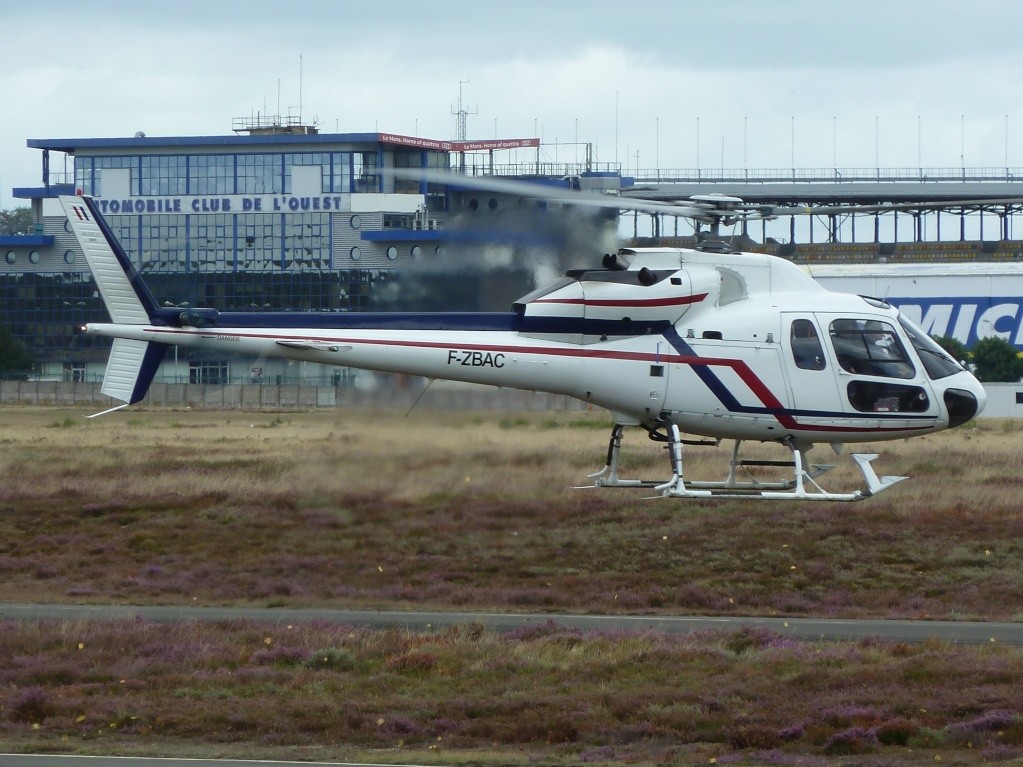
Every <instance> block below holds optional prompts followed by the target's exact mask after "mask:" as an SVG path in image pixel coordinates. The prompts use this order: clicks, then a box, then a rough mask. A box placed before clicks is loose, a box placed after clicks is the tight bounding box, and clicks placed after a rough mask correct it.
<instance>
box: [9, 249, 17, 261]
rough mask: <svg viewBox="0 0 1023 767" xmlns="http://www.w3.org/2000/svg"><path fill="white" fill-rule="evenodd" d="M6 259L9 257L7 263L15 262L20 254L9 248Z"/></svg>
mask: <svg viewBox="0 0 1023 767" xmlns="http://www.w3.org/2000/svg"><path fill="white" fill-rule="evenodd" d="M6 259H7V263H9V264H13V263H14V262H15V261H17V260H18V254H17V253H15V252H14V251H13V250H8V251H7V256H6Z"/></svg>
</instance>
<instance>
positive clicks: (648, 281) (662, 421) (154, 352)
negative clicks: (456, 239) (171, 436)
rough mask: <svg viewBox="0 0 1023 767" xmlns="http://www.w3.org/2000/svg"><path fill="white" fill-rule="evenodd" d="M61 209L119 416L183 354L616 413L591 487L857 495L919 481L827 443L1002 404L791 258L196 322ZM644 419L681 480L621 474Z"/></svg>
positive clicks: (881, 305)
mask: <svg viewBox="0 0 1023 767" xmlns="http://www.w3.org/2000/svg"><path fill="white" fill-rule="evenodd" d="M442 175H443V176H444V177H445V179H446V180H447V181H448V182H449V183H452V184H457V185H459V186H462V187H469V188H471V187H472V186H474V185H475V186H480V187H485V188H487V189H492V190H495V191H505V192H512V193H519V194H532V195H540V196H544V197H548V198H549V197H550V196H551V190H550V189H549V188H547V187H543V188H542V189H541V188H538V187H536V186H534V185H531V184H528V183H524V182H516V181H503V182H499V183H495V180H494V179H487V180H480V179H476V180H473V179H470V178H466V177H463V176H458V177H457V179H455V178H453V177H452V176H451V175H450V174H442ZM427 180H430V181H435V180H437V179H435V178H431V179H427ZM583 198H589V199H583ZM562 199H564V200H565V201H568V202H570V203H572V204H588V205H596V206H598V207H607V208H612V207H613V208H617V209H637V210H646V211H657V212H663V213H668V214H672V215H680V216H688V217H691V218H694V219H696V220H697V221H701V222H705V223H709V224H710V225H711V233H712V235H713V234H716V230H717V227H718V226H719V225H720V224H726V225H727V224H731V223H734V222H735V221H738V220H741V219H750V218H760V217H770V216H773V215H775V214H777V212H778V211H772V210H766V209H757V208H744V207H743V206H742V201H741V200H739V199H737V198H734V197H721V196H716V195H707V196H701V197H697V198H694V199H693V202H692V203H691V204H689V205H684V206H677V205H670V204H664V203H656V202H652V201H643V200H625V199H622V198H620V197H614V198H608V197H603V196H600V197H597V196H592V195H581V196H580V195H565V196H564V197H563V198H562ZM61 202H62V204H63V206H64V209H65V211H66V212H67V216H68V219H69V221H70V222H71V226H72V227H73V229H74V232H75V234H76V235H77V237H78V240H79V242H80V243H81V246H82V249H83V251H84V253H85V256H86V259H87V260H88V263H89V267H90V269H91V270H92V272H93V275H94V276H95V279H96V282H97V285H98V287H99V290H100V293H101V295H102V297H103V301H104V303H105V305H106V307H107V310H108V311H109V313H110V317H111V320H112V322H110V323H89V324H87V325H85V326H84V327H83V328H82V329H83V331H84V332H86V333H91V334H95V335H100V336H108V337H112V338H113V339H114V342H113V348H112V350H111V354H110V361H109V363H108V366H107V372H106V375H105V377H104V380H103V385H102V388H101V391H102V392H103V393H104V394H107V395H109V396H110V397H112V398H114V399H115V400H118V401H120V402H122V403H124V404H122V405H119V406H117V407H114V408H111V409H110V410H107V411H104V413H109V412H112V411H114V410H119V409H121V408H123V407H127V406H128V405H130V404H134V403H136V402H139V401H140V400H142V399H143V397H145V394H146V391H147V390H148V388H149V385H150V383H151V382H152V380H153V376H154V374H155V372H156V368H157V366H158V365H159V363H160V361H161V359H162V358H163V354H164V352H165V351H166V350H167V349H168V348H169V347H170V346H172V345H180V346H202V347H204V348H219V349H222V350H224V351H228V352H237V353H242V354H248V355H251V356H253V357H281V358H286V359H292V360H301V361H309V362H318V363H326V364H332V365H339V366H347V367H356V368H364V369H368V370H376V371H383V372H391V373H404V374H411V375H418V376H425V377H427V378H431V379H435V378H440V379H450V380H457V381H466V382H473V383H481V384H490V385H494V386H503V387H513V388H520V389H529V390H536V391H544V392H550V393H555V394H564V395H568V396H572V397H576V398H578V399H580V400H582V401H584V402H586V403H591V404H593V405H595V406H599V407H603V408H606V409H608V410H609V411H611V413H612V414H613V416H614V421H615V423H614V426H613V428H612V431H611V438H610V443H609V446H608V451H607V459H606V462H605V465H604V467H603V468H602V469H601V470H600V471H598V472H596V473H595V474H591V475H590V479H591V480H592V484H591V485H589V486H590V487H601V488H604V487H645V488H651V490H652V491H653V492H654V493H656V494H659V495H661V496H666V497H673V498H711V497H726V498H750V499H801V500H824V501H856V500H861V499H863V498H867V497H869V496H871V495H875V494H877V493H879V492H881V491H882V490H885V489H887V488H889V487H891V486H892V485H894V484H895V483H897V482H899V481H901V480H903V479H905V477H901V476H882V477H878V475H877V474H876V473H875V471H874V470H873V468H872V466H871V461H872V460H873V459H874V458H876V457H877V456H876V454H870V453H867V454H864V453H854V454H853V455H852V457H853V459H854V460H855V462H856V464H857V465H858V467H859V469H860V472H861V474H862V476H863V479H864V482H865V487H864V488H860V489H856V490H853V491H851V492H831V491H828V490H825V489H824V488H823V487H822V486H821V485H820V484H818V482H817V478H818V477H819V476H820V475H822V474H823V473H825V472H826V471H828V470H829V469H832V468H834V466H833V465H826V464H811V463H810V462H809V461H808V459H807V452H808V451H809V450H810V449H811V447H813V445H814V444H815V443H826V444H829V445H831V446H832V448H833V449H834V451H835V453H836V454H839V453H841V451H842V447H843V445H844V444H845V443H859V442H877V441H881V440H891V439H905V438H907V437H914V436H919V435H923V434H930V433H933V432H938V431H941V430H943V429H948V428H952V427H955V426H959V425H961V424H963V423H966V422H967V421H969V420H970V419H972V418H973V417H974V416H976V415H977V414H978V413H979V412H980V411H981V409H982V408H983V407H984V402H985V393H984V389H983V387H982V386H981V384H980V383H979V382H978V381H977V379H976V378H974V376H973V375H972V374H971V373H970V372H969V371H968V370H966V369H965V368H964V367H963V366H962V365H961V364H960V363H959V362H957V361H956V360H955V359H954V358H952V357H951V356H950V355H948V354H947V353H946V352H945V351H944V350H942V349H941V347H940V346H938V344H936V343H935V342H934V341H933V340H932V339H931V338H929V337H928V336H927V334H926V333H924V332H923V331H922V330H921V329H920V328H919V327H917V326H915V325H914V324H913V323H912V322H911V321H909V320H908V319H907V318H906V317H904V316H902V315H900V313H899V312H898V311H897V310H896V309H895V308H894V307H892V306H890V305H888V304H886V303H885V302H884V301H881V300H877V299H873V298H866V297H861V296H855V295H849V294H841V293H833V292H829V291H827V290H825V289H824V288H823V287H822V286H820V285H819V284H818V283H816V282H815V281H814V280H813V279H812V278H811V277H810V276H808V275H807V274H806V273H805V272H804V271H803V270H801V269H800V268H799V267H798V266H796V265H794V264H792V263H790V262H788V261H786V260H784V259H781V258H777V257H774V256H768V255H762V254H750V253H733V252H722V251H725V250H727V248H725V247H721V246H717V247H715V246H712V247H711V248H710V249H699V250H696V249H686V248H627V249H622V250H619V251H618V253H616V254H613V255H607V256H605V257H604V261H603V264H602V266H601V267H600V268H594V269H583V270H574V271H570V272H568V273H567V274H566V275H565V277H564V278H563V279H561V280H559V281H556V282H554V283H553V284H551V285H547V286H545V287H542V288H540V289H538V290H536V291H534V292H532V293H530V294H529V295H527V296H525V297H523V298H521V299H520V300H519V301H517V302H515V304H514V306H513V307H512V310H511V311H510V312H506V313H460V314H451V313H417V314H400V313H294V312H288V313H246V312H230V313H228V312H218V311H217V310H216V309H213V308H209V309H199V308H196V309H192V308H189V309H185V310H182V309H180V308H166V307H161V306H159V305H158V304H157V302H156V300H155V299H154V297H153V295H152V294H151V293H150V291H149V289H148V288H147V286H146V285H145V283H144V282H143V280H142V277H141V275H140V274H139V272H138V270H137V269H136V268H135V267H134V266H133V265H132V263H131V261H130V260H129V258H128V257H127V255H126V254H125V252H124V251H123V249H122V248H121V246H120V245H119V243H118V242H117V240H116V238H115V237H114V236H113V235H112V233H111V231H110V229H109V227H108V226H107V225H106V223H105V222H104V221H103V218H102V216H101V215H100V214H99V212H98V210H97V207H96V205H95V204H94V203H93V202H92V200H91V199H89V198H87V197H62V198H61ZM787 212H800V213H806V212H808V211H806V210H805V209H800V210H798V211H787ZM711 242H712V243H714V242H716V241H715V240H714V239H713V237H712V239H711ZM104 413H99V414H97V415H103V414H104ZM627 426H638V427H642V428H643V429H644V430H646V432H647V433H648V434H649V436H650V437H651V439H654V440H657V441H660V442H663V443H665V446H666V449H667V457H668V472H667V478H666V479H663V480H659V481H657V480H641V479H627V478H623V477H622V476H620V475H619V455H620V451H621V445H622V436H623V432H624V429H625V427H627ZM683 435H687V438H683ZM693 437H695V439H693ZM721 440H733V441H734V446H733V449H732V452H731V459H730V461H729V466H728V471H727V475H726V476H725V478H724V479H723V480H721V481H717V482H707V481H699V482H697V481H690V480H687V479H686V477H685V472H684V470H683V446H684V445H686V446H693V445H714V444H718V443H719V442H720V441H721ZM744 441H759V442H773V443H778V444H780V445H783V446H784V447H785V448H787V449H788V451H789V454H790V460H787V461H763V460H748V459H744V458H743V457H742V456H741V455H740V448H741V445H742V443H743V442H744ZM750 466H768V467H785V468H786V469H787V474H788V476H784V477H782V478H781V479H778V480H771V481H761V480H760V479H758V478H756V477H755V476H753V472H748V471H746V467H750Z"/></svg>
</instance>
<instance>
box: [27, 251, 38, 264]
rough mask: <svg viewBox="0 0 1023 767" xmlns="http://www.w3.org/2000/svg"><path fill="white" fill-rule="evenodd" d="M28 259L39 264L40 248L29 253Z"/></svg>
mask: <svg viewBox="0 0 1023 767" xmlns="http://www.w3.org/2000/svg"><path fill="white" fill-rule="evenodd" d="M28 260H29V261H30V262H31V263H33V264H38V263H39V251H38V250H33V251H32V252H31V253H29V254H28Z"/></svg>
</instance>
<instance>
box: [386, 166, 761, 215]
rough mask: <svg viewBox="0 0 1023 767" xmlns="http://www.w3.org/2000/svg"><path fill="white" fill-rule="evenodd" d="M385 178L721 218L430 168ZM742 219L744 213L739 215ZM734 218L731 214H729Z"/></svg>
mask: <svg viewBox="0 0 1023 767" xmlns="http://www.w3.org/2000/svg"><path fill="white" fill-rule="evenodd" d="M380 174H381V175H383V176H384V177H387V176H390V177H392V178H401V179H408V180H412V181H425V182H426V183H428V184H444V185H446V186H450V187H454V188H457V189H470V190H471V189H478V190H480V191H485V192H495V193H497V194H511V195H518V196H519V197H529V198H532V199H537V200H547V201H549V202H560V203H563V204H565V205H579V206H588V207H591V208H603V209H606V210H636V211H640V212H643V213H663V214H666V215H669V216H683V217H686V218H698V219H701V220H705V221H711V220H713V219H715V218H720V216H715V215H714V214H713V212H712V211H713V208H711V207H709V206H704V205H676V204H673V203H667V202H659V201H657V200H643V199H639V200H637V199H633V198H631V197H621V196H619V195H617V194H604V193H600V192H592V193H590V192H583V191H580V190H576V189H566V188H563V187H557V186H554V185H553V184H545V183H538V182H536V181H523V180H521V179H509V178H499V177H497V176H465V175H462V174H460V173H451V172H449V171H444V170H436V169H429V168H382V169H381V170H380ZM739 214H740V215H741V212H739ZM729 215H731V211H729Z"/></svg>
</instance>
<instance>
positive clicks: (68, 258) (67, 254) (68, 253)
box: [64, 250, 75, 264]
mask: <svg viewBox="0 0 1023 767" xmlns="http://www.w3.org/2000/svg"><path fill="white" fill-rule="evenodd" d="M74 262H75V252H74V251H73V250H65V251H64V263H65V264H73V263H74Z"/></svg>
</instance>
